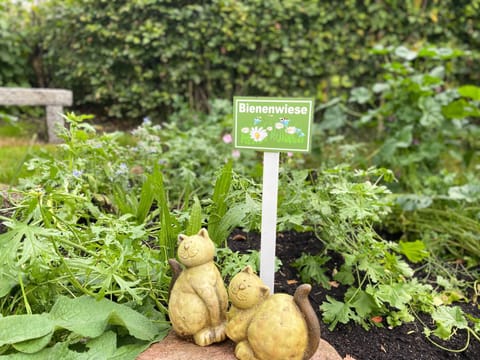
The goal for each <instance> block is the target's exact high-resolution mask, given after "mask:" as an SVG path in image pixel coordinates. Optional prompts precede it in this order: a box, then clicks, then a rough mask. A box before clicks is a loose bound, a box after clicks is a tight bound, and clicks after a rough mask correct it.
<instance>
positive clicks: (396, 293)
mask: <svg viewBox="0 0 480 360" xmlns="http://www.w3.org/2000/svg"><path fill="white" fill-rule="evenodd" d="M368 292H369V293H370V294H371V295H372V296H373V297H375V298H377V299H379V300H380V301H381V302H383V303H388V304H389V305H390V306H393V307H396V308H397V309H403V308H404V307H405V306H406V305H407V304H408V303H409V301H410V300H412V297H411V295H410V294H409V293H408V291H407V285H406V284H404V283H394V284H388V285H387V284H380V285H378V287H377V288H376V290H375V291H374V292H370V291H368Z"/></svg>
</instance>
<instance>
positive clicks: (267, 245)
mask: <svg viewBox="0 0 480 360" xmlns="http://www.w3.org/2000/svg"><path fill="white" fill-rule="evenodd" d="M279 158H280V153H278V152H275V153H274V152H265V153H264V154H263V193H262V227H261V232H262V233H261V240H260V241H261V242H260V278H261V279H262V281H263V282H264V283H265V285H267V286H268V287H269V288H270V291H271V292H272V293H273V288H274V283H275V248H276V240H277V198H278V164H279Z"/></svg>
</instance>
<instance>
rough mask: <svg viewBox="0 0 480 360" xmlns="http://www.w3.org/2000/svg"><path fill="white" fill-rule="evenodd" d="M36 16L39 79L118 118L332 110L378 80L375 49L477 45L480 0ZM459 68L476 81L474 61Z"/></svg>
mask: <svg viewBox="0 0 480 360" xmlns="http://www.w3.org/2000/svg"><path fill="white" fill-rule="evenodd" d="M36 16H38V17H39V18H40V19H41V26H39V27H38V28H37V29H36V31H37V33H36V38H37V39H39V44H38V45H39V46H40V48H41V49H42V56H41V57H42V61H43V64H44V68H45V69H44V74H47V75H46V79H43V81H44V82H45V81H46V82H48V85H49V86H57V87H66V88H70V89H72V90H73V91H74V93H75V99H76V102H77V103H76V105H77V106H81V105H82V106H90V107H92V106H93V108H92V109H94V110H95V111H96V112H100V111H104V112H105V113H107V114H108V115H109V116H113V117H118V118H121V117H127V118H141V117H144V116H149V117H150V118H153V119H155V118H157V117H161V116H162V114H165V112H168V111H169V110H170V109H172V107H175V106H176V104H177V103H179V102H183V101H186V102H188V103H189V104H190V105H191V107H193V108H196V109H202V110H208V101H209V99H212V98H226V99H230V98H231V97H232V96H233V95H234V94H235V95H255V96H256V95H265V96H268V95H275V96H283V95H285V96H286V95H288V96H314V97H315V98H316V99H317V100H318V101H319V102H325V101H328V99H329V98H331V97H332V96H337V95H338V94H342V92H343V91H344V90H345V89H349V88H351V87H352V86H354V85H359V84H362V83H365V82H373V81H375V77H376V75H377V72H378V69H379V66H380V64H381V63H382V59H380V58H379V57H378V56H372V55H371V53H370V51H369V50H370V49H371V48H372V47H373V46H374V45H375V44H384V45H399V44H406V45H407V46H409V47H412V48H415V47H420V46H422V45H424V44H426V43H434V44H436V45H438V44H443V45H445V46H451V47H458V48H462V49H467V48H469V49H476V48H479V45H480V31H479V28H478V27H477V26H476V24H478V23H480V0H473V1H463V0H462V1H459V0H444V1H439V0H430V1H428V0H423V1H419V0H410V1H397V0H383V1H381V0H376V1H374V0H370V1H369V0H366V1H354V0H345V1H341V2H337V1H313V0H307V1H306V0H283V1H282V0H244V1H236V0H211V1H182V0H136V1H131V0H116V1H110V0H69V1H65V0H50V1H47V2H45V3H43V4H42V5H41V6H40V7H39V8H38V9H37V10H36ZM476 54H478V53H475V56H478V55H476ZM463 61H465V64H464V66H456V67H455V68H456V69H460V70H461V73H459V74H458V76H459V77H461V78H462V81H463V82H465V81H466V82H469V81H470V82H478V80H479V73H480V72H479V71H478V70H479V65H478V58H477V61H475V58H474V57H472V58H470V59H464V60H463Z"/></svg>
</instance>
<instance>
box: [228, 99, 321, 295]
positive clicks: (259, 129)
mask: <svg viewBox="0 0 480 360" xmlns="http://www.w3.org/2000/svg"><path fill="white" fill-rule="evenodd" d="M233 102H234V104H233V120H234V139H235V141H234V146H235V148H236V149H254V150H260V151H264V154H263V194H262V226H261V232H262V234H261V244H260V278H261V279H262V281H263V282H264V283H265V285H267V286H268V287H269V288H270V291H271V292H272V293H273V290H274V282H275V281H274V280H275V248H276V235H277V234H276V228H277V197H278V167H279V157H280V151H284V152H308V151H310V146H311V128H312V121H313V99H305V98H300V99H299V98H257V97H235V98H234V99H233Z"/></svg>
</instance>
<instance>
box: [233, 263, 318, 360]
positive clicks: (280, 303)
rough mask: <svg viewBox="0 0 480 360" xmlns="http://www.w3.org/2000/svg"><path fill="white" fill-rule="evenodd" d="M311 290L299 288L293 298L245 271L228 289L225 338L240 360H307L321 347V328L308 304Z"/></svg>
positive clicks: (302, 286) (301, 286) (309, 288)
mask: <svg viewBox="0 0 480 360" xmlns="http://www.w3.org/2000/svg"><path fill="white" fill-rule="evenodd" d="M310 290H311V286H310V285H308V284H303V285H300V286H299V287H298V288H297V290H296V291H295V295H294V296H293V297H292V296H290V295H288V294H274V295H270V289H269V288H268V287H267V286H266V285H264V284H263V282H262V280H261V279H260V278H259V277H258V276H257V275H256V274H255V273H254V272H253V271H252V269H251V268H250V267H246V268H245V269H244V270H243V271H241V272H240V273H238V274H237V275H235V276H234V277H233V278H232V280H231V282H230V285H229V286H228V296H229V299H230V302H231V306H230V309H229V311H228V313H227V327H226V333H227V336H228V337H229V338H230V339H231V340H233V341H234V342H235V343H237V344H236V347H235V356H236V357H237V358H238V359H240V360H284V359H289V360H290V359H291V360H306V359H310V358H311V357H312V356H313V355H314V354H315V351H316V350H317V348H318V344H319V343H320V324H319V322H318V318H317V315H316V314H315V311H314V310H313V308H312V306H311V304H310V302H309V300H308V294H309V293H310Z"/></svg>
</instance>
